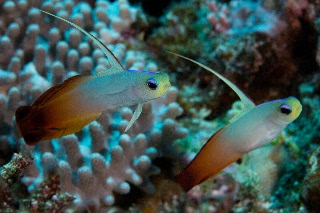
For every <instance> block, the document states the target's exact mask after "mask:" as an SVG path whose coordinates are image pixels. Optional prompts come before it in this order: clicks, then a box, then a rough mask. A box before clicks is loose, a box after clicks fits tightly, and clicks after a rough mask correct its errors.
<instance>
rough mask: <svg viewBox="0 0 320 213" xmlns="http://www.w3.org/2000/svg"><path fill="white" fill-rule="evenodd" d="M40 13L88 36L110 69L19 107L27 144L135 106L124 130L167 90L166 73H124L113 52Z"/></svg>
mask: <svg viewBox="0 0 320 213" xmlns="http://www.w3.org/2000/svg"><path fill="white" fill-rule="evenodd" d="M41 11H42V10H41ZM42 12H44V13H46V14H48V15H50V16H53V17H55V18H58V19H60V20H62V21H65V22H67V23H69V24H70V25H72V26H73V27H75V28H77V29H78V30H80V31H81V32H83V33H84V34H86V35H87V36H88V37H90V38H91V39H92V40H93V41H94V42H95V43H96V44H97V45H98V46H99V48H100V49H101V50H102V51H103V52H104V53H105V55H106V56H107V58H108V60H109V63H110V65H111V67H110V68H109V69H107V70H105V71H103V72H99V73H97V74H96V75H77V76H73V77H71V78H69V79H67V80H65V81H64V82H63V83H61V84H59V85H56V86H54V87H52V88H50V89H49V90H47V91H46V92H45V93H44V94H42V95H41V96H40V97H39V98H38V99H37V100H36V101H35V102H34V103H33V104H32V106H21V107H19V108H18V109H17V111H16V122H17V124H18V127H19V129H20V132H21V134H22V136H23V138H24V140H25V142H26V143H27V144H28V145H35V144H36V143H37V142H39V141H40V140H50V139H54V138H59V137H62V136H65V135H69V134H72V133H75V132H78V131H80V130H81V129H82V128H83V127H84V126H85V125H87V124H89V123H90V122H92V121H93V120H95V119H97V118H98V117H99V116H100V115H101V113H102V112H104V111H106V110H108V109H114V108H118V107H123V106H132V105H138V106H137V109H136V110H135V112H134V114H133V116H132V119H131V120H130V122H129V124H128V126H127V128H126V130H128V129H129V128H130V127H131V126H132V124H133V123H134V121H135V120H136V119H138V117H139V115H140V113H141V111H142V106H143V103H144V102H147V101H150V100H153V99H156V98H159V97H161V96H163V95H164V94H165V93H166V92H167V90H168V89H169V87H170V82H169V76H168V75H167V74H166V73H161V72H148V71H137V70H124V68H123V66H122V65H121V64H120V62H119V61H118V59H117V58H116V57H115V56H114V55H113V53H112V52H111V51H110V50H109V49H108V48H107V47H106V46H105V45H104V44H103V43H102V42H101V41H99V40H98V39H97V38H96V37H95V36H93V35H91V34H90V33H89V32H86V31H85V30H84V29H82V28H81V27H79V26H77V25H76V24H74V23H72V22H70V21H68V20H65V19H63V18H61V17H58V16H55V15H53V14H51V13H48V12H46V11H42ZM126 130H125V131H126Z"/></svg>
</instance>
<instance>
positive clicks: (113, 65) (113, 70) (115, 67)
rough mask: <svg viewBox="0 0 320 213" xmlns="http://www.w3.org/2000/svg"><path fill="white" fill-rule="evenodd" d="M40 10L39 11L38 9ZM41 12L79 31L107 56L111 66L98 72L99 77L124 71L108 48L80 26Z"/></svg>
mask: <svg viewBox="0 0 320 213" xmlns="http://www.w3.org/2000/svg"><path fill="white" fill-rule="evenodd" d="M38 10H40V9H38ZM40 11H41V12H43V13H45V14H48V15H50V16H53V17H55V18H57V19H60V20H62V21H64V22H67V23H68V24H70V25H72V26H73V27H75V28H77V29H78V30H80V31H81V32H82V33H84V34H85V35H87V36H88V37H89V38H91V39H92V40H93V41H94V42H95V43H96V44H97V45H98V47H99V48H100V49H101V50H102V52H103V53H104V54H105V55H106V56H107V58H108V61H109V63H110V65H111V67H110V68H109V69H108V70H106V72H99V76H105V75H110V74H113V73H117V72H122V71H124V68H123V66H122V65H121V63H120V62H119V60H118V59H117V58H116V57H115V56H114V54H113V53H112V52H111V51H110V50H109V48H108V47H106V45H104V44H103V43H102V42H101V41H100V40H99V39H98V38H97V37H95V36H94V35H92V34H91V33H89V32H87V31H85V30H84V29H83V28H81V27H80V26H78V25H76V24H74V23H72V22H71V21H68V20H66V19H64V18H61V17H59V16H56V15H53V14H51V13H49V12H46V11H44V10H40Z"/></svg>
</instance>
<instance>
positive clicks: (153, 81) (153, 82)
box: [147, 78, 158, 90]
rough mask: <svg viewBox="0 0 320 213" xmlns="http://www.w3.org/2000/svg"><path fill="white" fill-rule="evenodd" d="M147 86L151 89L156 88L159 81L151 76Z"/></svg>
mask: <svg viewBox="0 0 320 213" xmlns="http://www.w3.org/2000/svg"><path fill="white" fill-rule="evenodd" d="M147 86H148V87H149V88H150V89H151V90H156V89H157V88H158V81H157V80H156V79H154V78H149V79H148V80H147Z"/></svg>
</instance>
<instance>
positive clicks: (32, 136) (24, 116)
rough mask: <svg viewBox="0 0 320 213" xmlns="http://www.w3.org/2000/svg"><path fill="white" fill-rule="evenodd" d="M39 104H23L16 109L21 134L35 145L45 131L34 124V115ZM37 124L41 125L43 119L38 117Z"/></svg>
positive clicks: (26, 140) (27, 141) (28, 142)
mask: <svg viewBox="0 0 320 213" xmlns="http://www.w3.org/2000/svg"><path fill="white" fill-rule="evenodd" d="M38 108H39V107H37V106H21V107H19V108H18V109H17V111H16V122H17V125H18V127H19V129H20V132H21V135H22V137H23V138H24V140H25V142H26V143H27V144H28V145H35V144H36V143H37V142H38V141H40V140H41V139H42V138H43V135H44V131H43V129H41V128H39V127H35V126H34V124H33V123H34V122H33V120H34V115H36V114H37V111H38ZM37 124H38V125H37V126H40V125H41V119H37Z"/></svg>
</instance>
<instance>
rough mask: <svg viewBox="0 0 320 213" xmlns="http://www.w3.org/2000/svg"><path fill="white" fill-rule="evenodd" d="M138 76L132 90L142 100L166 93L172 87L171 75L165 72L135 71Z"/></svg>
mask: <svg viewBox="0 0 320 213" xmlns="http://www.w3.org/2000/svg"><path fill="white" fill-rule="evenodd" d="M135 72H136V74H135V77H137V78H136V79H137V80H136V82H135V85H133V88H132V91H133V92H134V95H135V96H137V97H139V98H140V99H141V101H148V100H153V99H156V98H159V97H161V96H163V95H165V94H166V93H167V91H168V89H169V88H170V86H171V84H170V81H169V75H168V74H166V73H163V72H148V71H135Z"/></svg>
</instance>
